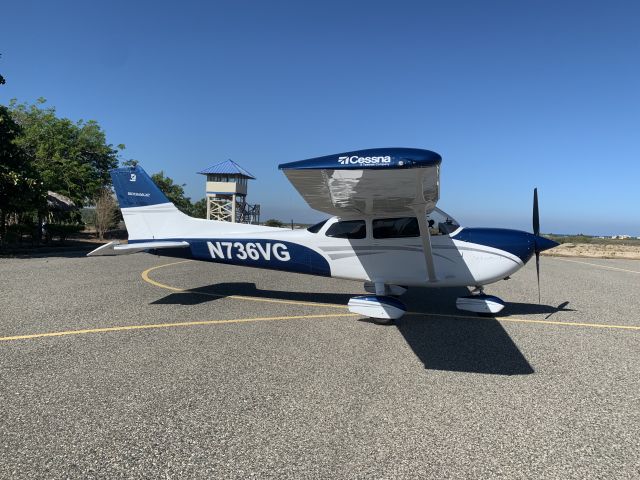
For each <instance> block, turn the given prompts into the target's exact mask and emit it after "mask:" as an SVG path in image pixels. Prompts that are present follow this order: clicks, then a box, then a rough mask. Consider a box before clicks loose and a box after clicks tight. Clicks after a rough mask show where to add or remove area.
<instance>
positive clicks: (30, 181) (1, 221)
mask: <svg viewBox="0 0 640 480" xmlns="http://www.w3.org/2000/svg"><path fill="white" fill-rule="evenodd" d="M21 134H22V130H21V128H20V126H19V125H18V124H17V123H16V122H15V121H14V120H13V118H12V117H11V114H10V112H9V109H7V107H5V106H3V105H0V237H1V238H2V240H3V241H4V239H5V234H6V225H7V217H8V216H9V215H11V214H22V213H24V212H28V211H30V210H41V209H42V208H43V207H44V205H45V196H44V194H43V189H42V182H41V181H40V179H39V177H38V174H37V172H36V171H35V170H34V168H33V166H32V164H31V162H30V161H29V156H28V155H27V154H26V152H25V151H24V150H23V149H22V148H20V146H19V145H18V142H17V141H18V139H19V138H20V135H21Z"/></svg>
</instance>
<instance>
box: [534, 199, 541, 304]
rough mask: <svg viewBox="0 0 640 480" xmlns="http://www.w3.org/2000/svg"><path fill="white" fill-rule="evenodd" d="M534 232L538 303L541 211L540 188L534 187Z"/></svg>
mask: <svg viewBox="0 0 640 480" xmlns="http://www.w3.org/2000/svg"><path fill="white" fill-rule="evenodd" d="M533 234H534V235H535V239H534V245H535V249H534V251H535V253H536V275H537V277H538V303H540V247H539V245H538V236H540V211H539V210H538V189H537V188H534V189H533Z"/></svg>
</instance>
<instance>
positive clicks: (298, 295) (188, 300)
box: [152, 282, 353, 305]
mask: <svg viewBox="0 0 640 480" xmlns="http://www.w3.org/2000/svg"><path fill="white" fill-rule="evenodd" d="M234 295H240V296H246V297H258V298H266V299H273V300H291V301H295V302H308V303H335V304H338V305H346V304H347V303H348V302H349V299H350V298H351V297H353V295H352V294H348V293H315V292H313V293H312V292H291V291H283V290H261V289H258V288H257V287H256V284H255V283H252V282H229V283H217V284H215V285H208V286H205V287H198V288H192V289H190V290H186V291H184V292H179V293H172V294H170V295H167V296H166V297H164V298H161V299H159V300H156V301H155V302H152V304H154V305H155V304H161V305H166V304H172V305H199V304H201V303H207V302H212V301H215V300H218V299H220V298H225V297H231V296H234Z"/></svg>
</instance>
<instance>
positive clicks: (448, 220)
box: [427, 208, 460, 235]
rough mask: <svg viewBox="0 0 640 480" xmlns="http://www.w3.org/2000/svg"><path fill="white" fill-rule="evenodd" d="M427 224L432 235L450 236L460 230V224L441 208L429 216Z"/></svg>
mask: <svg viewBox="0 0 640 480" xmlns="http://www.w3.org/2000/svg"><path fill="white" fill-rule="evenodd" d="M427 223H428V224H429V233H430V234H431V235H449V234H450V233H453V232H454V231H456V230H457V229H458V228H460V224H459V223H458V222H456V220H455V219H454V218H453V217H452V216H451V215H449V214H448V213H446V212H443V211H442V210H440V209H439V208H435V209H434V210H433V211H432V212H431V213H429V214H428V215H427Z"/></svg>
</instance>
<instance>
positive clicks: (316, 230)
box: [307, 218, 329, 233]
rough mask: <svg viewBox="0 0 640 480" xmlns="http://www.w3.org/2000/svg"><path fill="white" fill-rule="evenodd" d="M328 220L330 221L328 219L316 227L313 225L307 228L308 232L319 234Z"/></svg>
mask: <svg viewBox="0 0 640 480" xmlns="http://www.w3.org/2000/svg"><path fill="white" fill-rule="evenodd" d="M327 220H329V219H328V218H327V219H325V220H323V221H321V222H318V223H316V224H315V225H311V226H310V227H309V228H307V232H311V233H318V232H319V231H320V230H321V229H322V227H324V224H325V223H327Z"/></svg>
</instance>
